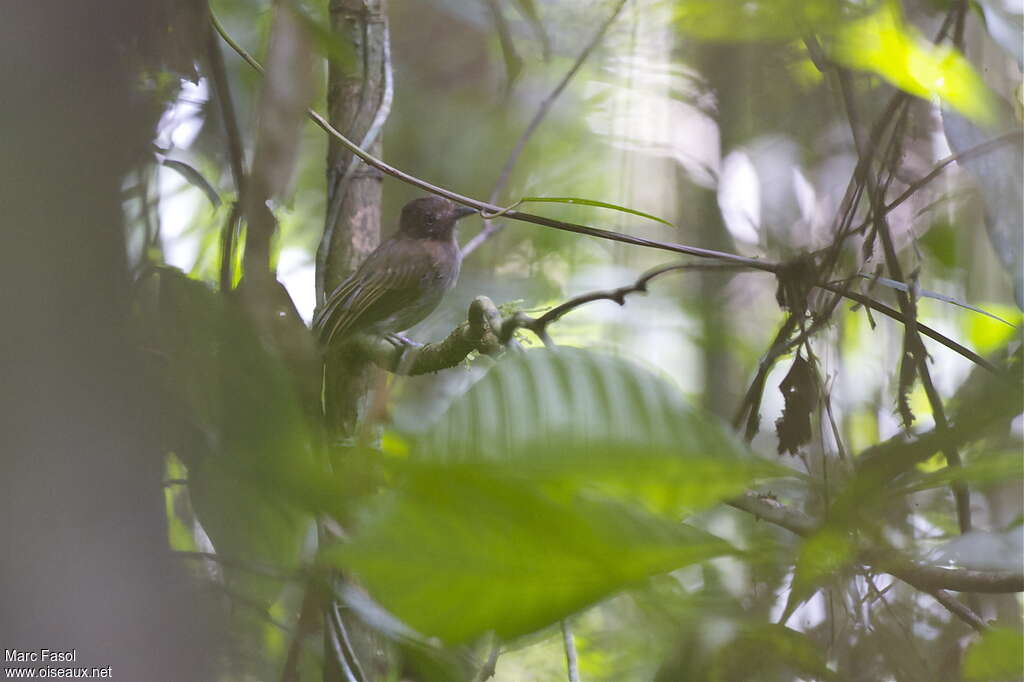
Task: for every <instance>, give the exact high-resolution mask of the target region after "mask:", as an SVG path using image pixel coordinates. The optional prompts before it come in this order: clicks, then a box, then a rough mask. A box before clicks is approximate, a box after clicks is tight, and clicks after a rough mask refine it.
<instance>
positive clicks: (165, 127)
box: [156, 78, 209, 272]
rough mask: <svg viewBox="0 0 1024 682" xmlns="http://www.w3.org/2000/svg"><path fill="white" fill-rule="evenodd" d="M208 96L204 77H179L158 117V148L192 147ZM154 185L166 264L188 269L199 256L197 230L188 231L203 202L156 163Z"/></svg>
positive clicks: (201, 124) (201, 123) (180, 179)
mask: <svg viewBox="0 0 1024 682" xmlns="http://www.w3.org/2000/svg"><path fill="white" fill-rule="evenodd" d="M207 99H209V90H208V88H207V84H206V79H205V78H201V79H199V82H198V83H192V82H191V81H188V80H184V79H182V81H181V91H180V92H179V93H178V99H177V100H175V102H174V103H173V104H171V105H170V106H169V107H168V108H167V110H166V111H165V112H164V114H163V116H161V117H160V122H159V124H158V125H157V137H156V145H157V146H158V147H160V148H161V149H177V150H185V149H188V148H189V147H190V146H192V143H193V142H194V141H195V139H196V137H197V136H198V135H199V131H200V130H201V129H202V127H203V116H202V111H203V105H204V104H205V103H206V101H207ZM157 187H158V190H159V196H160V197H161V199H160V226H161V229H160V239H161V241H162V242H163V251H164V259H165V260H166V262H167V263H168V265H172V266H174V267H176V268H180V269H181V270H182V271H184V272H189V271H191V270H192V268H193V267H194V266H195V263H196V258H197V257H198V255H199V240H200V235H199V234H198V233H195V232H193V233H188V232H187V229H188V226H189V224H190V223H191V222H192V219H193V217H194V216H195V214H196V211H197V210H198V209H199V202H201V201H206V198H205V197H204V196H203V195H202V192H200V191H199V190H197V189H195V188H194V187H192V186H191V185H189V184H188V183H187V182H185V180H184V179H183V178H182V177H181V175H180V174H178V173H177V172H175V171H173V170H171V169H170V168H166V167H164V166H157Z"/></svg>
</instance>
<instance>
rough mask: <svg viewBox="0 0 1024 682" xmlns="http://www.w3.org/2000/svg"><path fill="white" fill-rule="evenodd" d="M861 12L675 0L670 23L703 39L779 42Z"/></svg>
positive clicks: (848, 7)
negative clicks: (672, 21) (676, 0)
mask: <svg viewBox="0 0 1024 682" xmlns="http://www.w3.org/2000/svg"><path fill="white" fill-rule="evenodd" d="M862 12H863V10H862V9H861V8H860V7H858V6H857V5H855V4H852V3H848V2H840V1H837V0H751V1H748V2H735V1H727V2H723V1H722V0H679V1H678V2H676V3H675V9H674V14H673V20H674V24H675V26H676V27H677V28H678V29H679V30H680V31H682V32H684V33H686V34H689V35H691V36H694V37H696V38H700V39H704V40H713V41H723V42H748V41H782V40H793V39H799V38H802V37H804V36H807V35H809V34H811V33H827V32H831V31H832V30H834V29H836V28H837V27H838V26H839V25H840V24H841V23H842V22H844V21H848V20H849V19H850V18H851V17H854V16H857V15H858V13H862Z"/></svg>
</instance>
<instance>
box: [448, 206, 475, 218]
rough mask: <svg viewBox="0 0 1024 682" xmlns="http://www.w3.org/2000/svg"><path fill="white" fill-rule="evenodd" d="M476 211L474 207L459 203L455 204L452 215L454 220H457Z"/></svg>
mask: <svg viewBox="0 0 1024 682" xmlns="http://www.w3.org/2000/svg"><path fill="white" fill-rule="evenodd" d="M476 212H477V210H476V209H475V208H470V207H469V206H461V205H459V206H456V207H455V209H454V210H453V211H452V215H454V216H455V220H458V219H459V218H465V217H466V216H468V215H473V214H474V213H476Z"/></svg>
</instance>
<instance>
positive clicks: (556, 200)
mask: <svg viewBox="0 0 1024 682" xmlns="http://www.w3.org/2000/svg"><path fill="white" fill-rule="evenodd" d="M528 203H548V204H577V205H580V206H596V207H597V208H610V209H612V210H613V211H621V212H623V213H629V214H631V215H635V216H640V217H641V218H647V219H648V220H654V221H657V222H659V223H664V224H665V225H668V226H669V227H675V225H673V224H672V223H670V222H669V221H667V220H665V219H664V218H659V217H658V216H655V215H651V214H650V213H644V212H643V211H637V210H635V209H632V208H626V207H625V206H618V205H616V204H609V203H607V202H604V201H595V200H593V199H581V198H579V197H523V198H522V199H520V200H519V201H517V202H516V205H517V206H518V205H519V204H528Z"/></svg>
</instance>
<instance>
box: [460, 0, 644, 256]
mask: <svg viewBox="0 0 1024 682" xmlns="http://www.w3.org/2000/svg"><path fill="white" fill-rule="evenodd" d="M627 2H629V0H619V3H618V4H617V5H616V6H615V9H613V10H612V13H611V14H610V15H608V18H607V19H605V21H604V23H603V24H601V27H600V28H599V29H598V31H597V33H595V34H594V37H593V38H592V39H591V40H590V42H589V43H587V45H586V47H584V48H583V51H582V52H580V54H579V56H578V57H576V61H575V62H574V63H573V65H572V67H570V68H569V70H568V71H566V73H565V75H564V76H562V80H560V81H559V82H558V85H556V86H555V89H554V90H552V91H551V93H550V94H549V95H548V96H547V97H545V98H544V101H543V102H541V103H540V106H539V107H538V108H537V112H536V113H535V114H534V115H533V118H532V119H531V120H530V123H529V124H528V125H527V126H526V129H525V130H524V131H523V133H522V135H520V136H519V139H518V140H516V144H515V146H514V147H513V148H512V152H511V153H510V154H509V155H508V158H507V159H505V164H504V165H503V166H502V167H501V172H500V173H499V174H498V180H497V182H495V183H494V189H492V190H491V195H490V197H489V198H488V199H487V201H489V202H490V203H492V204H496V203H497V202H498V199H499V197H500V196H501V193H502V192H503V191H504V190H505V186H506V185H508V181H509V179H510V178H511V177H512V169H513V168H515V166H516V163H518V161H519V157H520V156H521V155H522V153H523V150H524V149H525V148H526V144H527V143H528V142H529V141H530V138H531V137H533V133H534V132H536V130H537V128H539V127H540V124H541V122H542V121H543V120H544V118H545V117H546V116H547V114H548V112H549V111H550V110H551V107H552V105H554V103H555V100H556V99H558V96H559V95H561V94H562V91H563V90H565V88H566V86H567V85H569V81H571V80H572V79H573V78H574V77H575V76H576V74H577V72H579V70H580V68H581V67H582V66H583V64H584V62H586V61H587V59H588V58H589V57H590V54H591V53H592V52H593V51H594V49H595V48H596V47H597V46H598V45H599V44H600V43H601V41H602V40H603V39H604V36H605V34H606V33H607V32H608V29H609V28H610V27H611V25H612V24H613V23H614V22H615V19H616V18H618V16H619V14H620V13H621V12H622V8H623V7H625V5H626V3H627ZM486 222H487V226H486V227H485V228H484V229H483V230H481V231H480V232H478V233H477V234H476V236H474V237H473V238H472V239H470V240H469V241H468V242H467V243H466V245H465V246H464V247H462V255H463V257H465V256H468V255H469V254H471V253H473V251H475V250H476V249H477V248H478V247H479V246H480V245H481V244H483V243H484V242H485V241H487V239H488V238H490V237H491V235H493V234H495V233H496V232H498V231H499V230H501V226H502V224H501V223H500V222H496V221H493V220H488V221H486Z"/></svg>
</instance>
